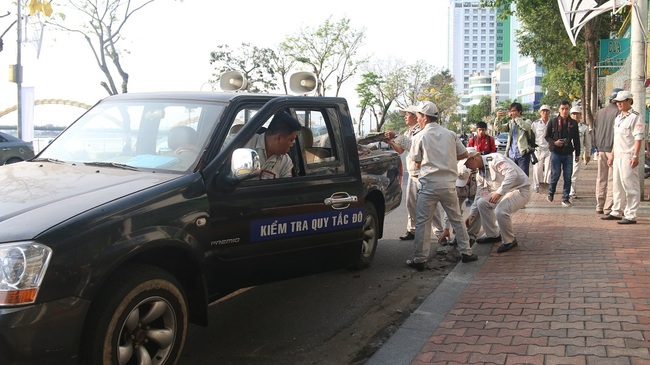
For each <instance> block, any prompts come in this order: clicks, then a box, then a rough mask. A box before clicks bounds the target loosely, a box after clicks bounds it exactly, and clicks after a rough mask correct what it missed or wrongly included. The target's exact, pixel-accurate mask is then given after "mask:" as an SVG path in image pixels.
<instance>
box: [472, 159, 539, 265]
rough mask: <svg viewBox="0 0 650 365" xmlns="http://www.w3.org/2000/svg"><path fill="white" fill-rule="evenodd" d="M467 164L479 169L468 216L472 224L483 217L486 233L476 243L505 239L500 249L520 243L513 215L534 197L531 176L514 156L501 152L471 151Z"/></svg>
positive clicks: (505, 249) (506, 248)
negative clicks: (511, 158)
mask: <svg viewBox="0 0 650 365" xmlns="http://www.w3.org/2000/svg"><path fill="white" fill-rule="evenodd" d="M465 166H467V167H468V168H469V169H471V170H475V169H478V170H479V173H478V174H476V198H475V199H474V204H472V207H471V209H470V212H469V216H468V217H467V219H466V220H465V224H466V225H467V226H468V227H469V226H471V225H472V223H473V222H474V220H475V219H480V224H481V225H482V227H483V232H484V233H485V235H484V236H483V237H480V238H478V239H477V240H476V243H493V242H499V241H501V242H502V244H501V246H499V248H498V249H497V252H498V253H502V252H506V251H508V250H510V249H511V248H513V247H515V246H517V239H516V238H515V232H514V229H513V228H512V215H513V214H515V212H516V211H518V210H519V209H521V208H523V207H524V206H525V205H526V204H528V201H529V200H530V196H531V191H530V183H529V182H528V176H527V175H526V174H525V173H524V171H523V170H522V169H521V168H520V167H519V166H517V164H516V163H515V162H514V161H513V160H510V159H508V158H506V157H504V156H503V155H502V154H500V153H491V154H489V155H483V156H482V155H479V154H476V153H470V155H469V157H468V158H467V160H466V161H465ZM497 223H498V226H497ZM499 230H501V234H499Z"/></svg>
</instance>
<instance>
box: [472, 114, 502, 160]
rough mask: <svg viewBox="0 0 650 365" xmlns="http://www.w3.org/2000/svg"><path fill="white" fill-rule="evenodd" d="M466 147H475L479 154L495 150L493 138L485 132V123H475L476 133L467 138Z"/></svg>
mask: <svg viewBox="0 0 650 365" xmlns="http://www.w3.org/2000/svg"><path fill="white" fill-rule="evenodd" d="M467 147H474V148H476V151H477V152H478V153H479V154H481V155H487V154H489V153H496V152H497V146H496V144H495V143H494V138H493V137H492V136H490V135H488V134H487V123H485V122H478V123H476V135H475V136H474V137H472V138H470V139H469V142H468V143H467Z"/></svg>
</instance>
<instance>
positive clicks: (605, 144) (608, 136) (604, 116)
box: [592, 88, 621, 214]
mask: <svg viewBox="0 0 650 365" xmlns="http://www.w3.org/2000/svg"><path fill="white" fill-rule="evenodd" d="M619 91H621V89H619V88H615V89H613V90H612V92H611V93H610V94H609V103H607V106H605V107H604V108H602V109H600V110H599V111H598V112H596V117H595V118H594V121H593V125H592V128H593V133H594V143H593V144H594V147H595V148H596V156H595V158H596V159H597V161H598V165H597V166H598V174H597V175H596V214H603V213H604V214H609V213H610V212H611V211H612V187H613V186H614V185H613V183H612V169H610V168H609V165H608V162H607V161H608V160H609V157H610V156H611V154H612V146H613V145H614V119H616V115H618V113H619V111H618V107H617V106H616V101H614V98H615V97H616V95H617V94H618V92H619Z"/></svg>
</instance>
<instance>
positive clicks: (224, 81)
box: [219, 71, 248, 91]
mask: <svg viewBox="0 0 650 365" xmlns="http://www.w3.org/2000/svg"><path fill="white" fill-rule="evenodd" d="M219 86H220V87H221V90H223V91H239V90H246V89H247V88H248V81H247V80H246V76H245V75H244V73H243V72H241V71H228V72H224V73H222V74H221V78H220V80H219Z"/></svg>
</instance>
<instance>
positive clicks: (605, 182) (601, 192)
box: [596, 152, 614, 211]
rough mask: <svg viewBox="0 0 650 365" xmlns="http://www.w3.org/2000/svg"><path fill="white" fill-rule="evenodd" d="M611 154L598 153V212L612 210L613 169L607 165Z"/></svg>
mask: <svg viewBox="0 0 650 365" xmlns="http://www.w3.org/2000/svg"><path fill="white" fill-rule="evenodd" d="M609 156H611V152H598V165H597V167H598V172H597V175H596V210H605V211H610V210H612V204H613V202H612V196H613V194H612V189H613V186H614V184H613V182H612V177H613V169H612V168H610V167H609V165H607V160H608V159H609Z"/></svg>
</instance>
